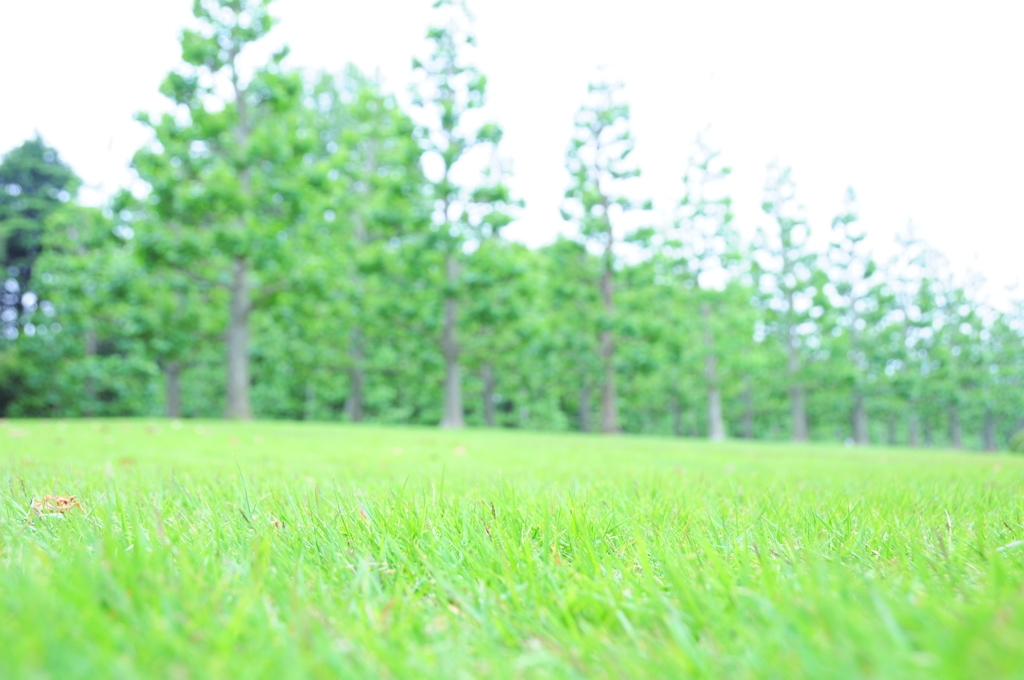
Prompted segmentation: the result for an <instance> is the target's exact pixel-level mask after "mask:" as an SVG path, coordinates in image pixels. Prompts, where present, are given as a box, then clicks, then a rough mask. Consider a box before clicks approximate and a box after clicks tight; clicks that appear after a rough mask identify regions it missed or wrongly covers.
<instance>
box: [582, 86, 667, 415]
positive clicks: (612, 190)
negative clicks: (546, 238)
mask: <svg viewBox="0 0 1024 680" xmlns="http://www.w3.org/2000/svg"><path fill="white" fill-rule="evenodd" d="M621 91H622V85H621V84H618V83H609V82H607V81H601V82H597V83H592V84H591V85H590V86H589V88H588V101H587V102H586V103H584V105H583V106H582V107H580V110H579V112H578V113H577V114H576V119H575V130H574V132H573V138H572V141H571V142H570V144H569V150H568V152H567V154H566V169H567V170H568V171H569V175H570V176H571V177H572V185H571V186H570V187H569V189H568V190H567V191H566V192H565V198H566V200H565V202H564V203H563V208H562V217H563V219H565V220H566V221H568V222H574V223H575V224H576V225H578V227H579V238H580V239H581V242H582V243H584V244H586V245H587V246H588V247H593V248H596V249H598V250H599V251H600V253H601V272H600V278H599V281H598V288H599V290H600V294H601V306H602V311H603V315H602V318H601V320H600V321H599V327H598V329H597V331H598V338H599V341H600V357H601V370H602V374H603V375H602V383H601V431H602V432H605V433H616V432H619V431H620V430H621V427H620V424H619V409H618V403H617V394H616V387H615V378H616V375H615V374H616V366H615V322H616V315H615V270H616V264H617V257H618V255H617V252H616V245H617V244H618V243H619V242H620V241H621V240H622V239H623V238H624V237H625V235H624V234H623V233H622V230H623V225H618V232H619V233H618V235H617V234H616V231H617V230H616V225H615V224H614V222H615V221H618V219H619V218H621V216H622V214H623V213H626V212H628V211H630V210H635V209H637V208H640V207H644V208H649V207H650V205H649V203H647V204H643V205H642V206H641V205H639V204H637V203H635V202H634V201H633V200H631V199H630V198H629V197H628V195H627V193H626V191H625V190H626V186H625V184H626V182H627V181H628V180H629V179H630V178H634V177H638V176H639V175H640V170H639V169H638V168H637V167H636V166H635V165H633V163H632V162H631V160H630V158H629V155H630V154H631V153H632V152H633V148H634V142H633V137H632V134H631V132H630V127H629V105H628V104H626V103H625V102H623V101H621V95H620V92H621ZM613 218H614V219H613Z"/></svg>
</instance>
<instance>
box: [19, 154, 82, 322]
mask: <svg viewBox="0 0 1024 680" xmlns="http://www.w3.org/2000/svg"><path fill="white" fill-rule="evenodd" d="M79 185H81V180H80V179H79V178H78V177H77V176H76V175H75V173H74V172H73V171H72V170H71V168H69V167H68V166H67V165H66V164H65V163H64V162H63V161H61V159H60V156H58V154H57V152H56V150H54V149H52V148H50V147H48V146H47V145H46V143H45V142H43V140H42V138H41V137H40V136H39V135H38V134H37V135H36V136H35V138H34V139H30V140H28V141H26V142H25V143H24V144H22V145H21V146H19V147H17V148H15V149H12V150H11V151H8V152H7V153H6V154H4V157H3V159H2V160H0V266H2V267H3V270H2V271H3V276H0V278H2V279H4V282H3V286H2V287H0V334H2V335H3V337H6V338H8V339H13V338H14V337H16V336H17V335H18V326H19V317H21V315H22V314H23V313H24V312H25V311H26V310H25V303H24V301H26V300H27V301H33V300H38V296H36V295H28V294H29V293H30V291H29V286H30V285H31V281H32V271H33V268H34V266H35V262H36V258H38V257H39V255H40V253H41V252H42V249H43V238H44V234H45V224H46V220H47V218H48V217H49V216H50V215H51V214H53V213H54V212H55V211H56V210H58V209H59V208H60V207H61V205H62V204H63V203H66V202H68V201H69V200H71V199H72V198H74V196H75V193H76V192H77V191H78V187H79Z"/></svg>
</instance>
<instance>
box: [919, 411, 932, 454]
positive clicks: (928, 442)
mask: <svg viewBox="0 0 1024 680" xmlns="http://www.w3.org/2000/svg"><path fill="white" fill-rule="evenodd" d="M921 429H922V430H924V445H925V446H927V447H929V448H930V447H932V446H934V445H935V437H934V436H932V421H931V420H930V419H929V418H925V419H924V422H923V423H922V424H921Z"/></svg>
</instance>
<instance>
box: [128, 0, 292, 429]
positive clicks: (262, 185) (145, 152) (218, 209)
mask: <svg viewBox="0 0 1024 680" xmlns="http://www.w3.org/2000/svg"><path fill="white" fill-rule="evenodd" d="M268 5H269V0H196V2H195V4H194V6H193V13H194V15H195V16H196V18H197V19H198V20H199V23H200V26H199V28H198V29H196V30H192V29H188V30H185V31H183V32H182V36H181V47H182V59H183V61H184V62H185V63H184V65H183V66H182V68H181V70H180V71H175V72H172V73H171V74H170V75H169V76H168V77H167V79H166V80H164V82H163V85H162V86H161V92H162V93H163V94H164V95H166V96H167V97H168V98H169V99H170V100H171V101H172V102H173V103H174V104H175V105H176V109H175V112H174V113H173V114H171V113H168V114H164V115H163V116H162V117H161V118H160V120H158V121H155V120H153V119H152V118H151V117H150V116H148V115H146V114H142V115H140V116H139V120H140V121H142V122H143V123H145V124H146V125H148V126H150V128H151V129H152V130H153V133H154V136H155V141H154V142H153V143H152V144H150V145H149V146H147V147H145V148H143V149H142V150H140V151H139V152H138V153H137V154H136V156H135V159H134V167H135V168H136V169H137V170H138V172H139V175H140V177H141V178H142V179H143V180H145V181H146V182H148V183H149V185H150V187H151V193H150V195H149V198H148V209H149V210H150V211H151V213H152V219H150V220H148V222H140V226H141V227H142V229H141V231H142V233H141V234H140V241H141V244H142V248H143V250H144V253H145V255H146V257H147V259H148V261H149V263H150V264H151V265H152V266H154V267H170V268H173V269H176V270H177V271H179V272H181V273H183V274H185V275H186V276H187V277H189V278H190V279H192V280H193V281H194V282H195V283H196V284H197V285H199V286H204V287H218V288H222V289H224V290H226V291H227V310H226V311H227V314H226V317H227V318H226V319H225V321H224V327H225V333H224V338H225V345H226V357H227V362H226V363H227V381H226V383H227V386H226V389H227V395H226V397H227V398H226V401H227V404H226V410H225V412H226V415H227V417H229V418H239V419H248V418H251V417H252V407H251V405H250V400H249V389H250V380H251V379H250V371H249V342H250V328H249V324H250V317H251V315H252V313H253V311H254V310H255V309H257V308H259V307H260V306H262V305H265V304H266V303H267V302H268V300H269V299H270V298H271V296H273V295H274V294H275V293H278V292H280V291H281V290H283V289H285V288H287V287H288V286H289V285H291V277H292V274H293V267H292V266H291V263H292V258H293V255H294V252H293V251H294V249H292V248H290V247H289V246H290V244H289V238H290V237H293V236H294V234H293V233H292V231H293V230H294V229H295V228H296V227H297V225H298V224H299V215H300V213H301V211H302V209H303V206H304V205H306V203H307V202H306V201H305V198H306V196H305V195H304V192H305V191H306V190H307V189H308V184H307V183H305V182H304V181H303V173H304V169H305V168H304V166H303V164H302V159H303V156H304V155H305V153H306V152H307V151H308V150H309V148H310V144H311V141H312V140H310V139H308V136H307V137H306V138H303V137H301V136H300V135H299V134H298V129H299V115H298V112H299V104H300V99H301V94H302V82H301V79H300V78H299V76H298V75H297V74H295V73H290V72H287V71H285V70H284V69H283V68H282V66H281V62H282V60H283V59H284V57H285V56H286V54H287V50H282V51H281V52H278V53H276V54H274V55H273V56H272V58H271V60H270V62H269V63H268V64H266V65H264V66H262V67H261V68H258V69H256V71H255V72H254V73H253V74H252V75H251V76H250V77H249V78H248V79H247V80H246V79H245V77H244V74H243V72H242V69H241V66H240V55H241V54H242V53H243V51H244V50H245V49H246V47H248V46H249V45H250V44H252V43H253V42H255V41H257V40H259V39H260V38H262V37H263V36H264V35H266V34H267V33H268V32H269V31H270V29H271V27H272V26H273V23H274V21H273V19H272V18H271V16H270V14H269V12H268Z"/></svg>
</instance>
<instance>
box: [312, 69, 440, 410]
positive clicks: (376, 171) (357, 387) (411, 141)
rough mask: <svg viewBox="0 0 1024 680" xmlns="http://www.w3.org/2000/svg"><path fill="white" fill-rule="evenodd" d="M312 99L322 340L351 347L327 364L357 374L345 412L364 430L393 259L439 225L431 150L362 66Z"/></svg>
mask: <svg viewBox="0 0 1024 680" xmlns="http://www.w3.org/2000/svg"><path fill="white" fill-rule="evenodd" d="M309 94H310V97H309V98H310V100H311V101H312V106H311V107H310V108H309V110H308V111H307V115H308V116H309V117H310V118H311V120H310V122H309V126H310V128H311V129H312V134H313V136H314V138H315V139H316V140H317V148H316V150H315V152H314V154H315V155H316V156H317V157H318V158H319V159H320V160H319V162H318V164H319V166H321V168H320V172H321V176H322V178H321V180H320V181H322V182H323V187H322V189H321V190H320V191H319V192H318V194H317V195H318V196H319V200H320V203H321V204H322V205H321V204H318V206H317V207H316V208H315V209H314V210H312V211H311V221H312V223H313V229H312V232H311V233H312V234H313V238H312V239H311V243H310V246H309V248H310V251H311V252H310V257H311V258H313V259H315V260H316V266H315V267H310V269H311V270H313V272H314V273H315V274H317V275H319V276H320V277H321V278H325V279H326V280H324V281H323V282H322V285H321V286H320V289H321V290H320V292H321V294H320V295H318V297H320V298H321V299H320V300H317V301H316V302H317V304H320V305H321V306H322V307H323V308H321V309H319V310H318V312H317V314H316V316H317V317H319V318H318V319H317V321H318V325H319V327H318V332H320V333H329V334H333V335H335V336H339V335H346V334H347V335H348V338H349V340H348V346H347V347H346V348H345V350H346V352H345V355H346V356H344V357H331V356H324V355H323V354H321V355H320V356H319V357H318V364H319V366H320V367H321V368H325V367H332V366H337V367H338V368H340V369H341V370H344V371H346V372H347V373H348V376H349V384H348V395H347V398H346V400H345V410H346V413H347V415H348V417H349V419H350V420H351V421H352V422H359V421H361V420H362V419H363V417H364V412H365V399H366V389H367V380H368V377H367V354H368V353H370V352H372V351H373V348H372V347H368V342H370V341H372V342H375V343H381V342H385V343H386V342H388V337H387V336H388V333H386V332H382V333H380V334H377V335H376V336H375V335H374V334H373V332H372V331H373V327H374V326H375V325H376V324H378V322H377V319H379V317H380V313H381V309H380V303H381V300H380V299H379V295H380V294H386V290H387V287H388V286H387V284H388V283H394V281H393V280H390V281H388V280H386V279H387V277H388V276H391V277H393V276H394V275H395V273H396V272H395V270H394V268H393V267H390V263H389V260H390V259H391V258H392V257H394V256H395V254H396V252H398V250H401V251H402V252H407V250H408V246H409V245H410V243H411V242H413V241H420V240H422V238H423V237H424V227H425V225H426V224H427V223H428V221H429V203H428V201H427V200H425V198H424V189H425V179H424V177H423V172H422V168H421V167H420V157H421V149H420V147H419V145H418V143H417V140H416V138H415V135H414V131H415V126H414V124H413V122H412V120H411V119H410V118H409V117H408V116H407V115H406V114H405V112H403V111H402V110H401V109H400V108H399V107H398V104H397V102H396V101H395V98H394V97H393V96H392V95H389V94H386V93H384V92H383V90H382V88H381V84H380V82H379V80H377V79H374V78H370V77H367V76H366V75H364V74H363V73H361V72H359V70H358V69H356V68H355V67H354V66H349V67H348V68H347V69H346V70H345V72H344V73H343V74H342V75H341V77H340V78H335V77H332V76H328V75H323V76H321V77H320V79H319V80H318V81H317V82H316V83H315V85H314V86H313V87H312V89H311V91H310V93H309ZM396 244H397V245H396ZM307 318H308V317H307ZM325 326H327V327H325ZM381 330H384V329H383V328H382V329H381ZM321 337H322V336H321ZM313 340H314V341H315V339H313ZM325 349H327V348H325Z"/></svg>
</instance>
